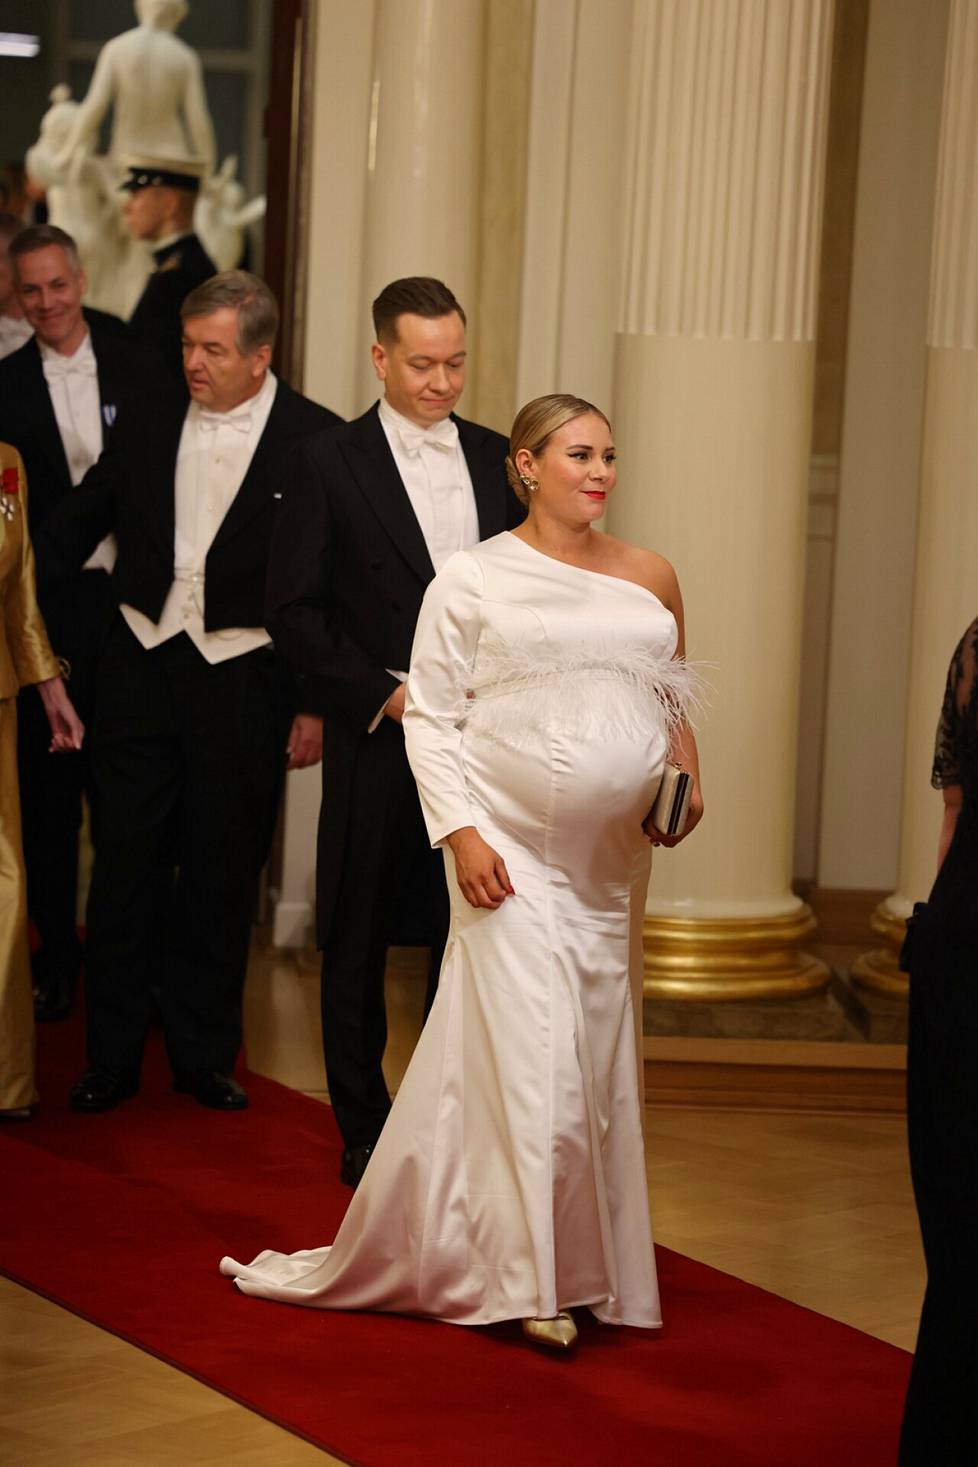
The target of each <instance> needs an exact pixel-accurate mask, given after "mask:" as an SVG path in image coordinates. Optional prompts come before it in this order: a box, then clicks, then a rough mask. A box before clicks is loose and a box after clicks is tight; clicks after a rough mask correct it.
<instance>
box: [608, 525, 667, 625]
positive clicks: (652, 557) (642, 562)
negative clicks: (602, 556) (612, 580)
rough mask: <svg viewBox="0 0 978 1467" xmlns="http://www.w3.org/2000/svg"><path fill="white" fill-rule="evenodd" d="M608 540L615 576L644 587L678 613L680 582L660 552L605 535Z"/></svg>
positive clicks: (609, 556) (609, 554) (609, 555)
mask: <svg viewBox="0 0 978 1467" xmlns="http://www.w3.org/2000/svg"><path fill="white" fill-rule="evenodd" d="M604 540H605V545H606V550H607V554H608V558H609V561H611V560H613V561H614V563H615V564H616V566H617V569H616V570H615V572H614V574H616V575H619V576H622V577H623V578H624V579H625V580H628V581H635V582H636V584H637V585H639V586H644V587H645V589H646V590H647V591H651V592H652V594H653V596H657V597H658V598H659V600H660V601H661V602H662V604H663V605H664V606H668V607H669V609H670V611H675V610H676V609H677V606H678V604H679V581H678V579H677V576H676V572H675V570H674V569H673V567H672V566H671V565H670V563H669V561H668V560H666V558H665V556H664V555H660V554H659V553H658V551H656V550H646V549H645V547H644V546H642V545H630V544H629V542H628V541H627V540H619V539H617V538H616V537H615V536H614V535H605V536H604Z"/></svg>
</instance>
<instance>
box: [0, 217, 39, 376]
mask: <svg viewBox="0 0 978 1467" xmlns="http://www.w3.org/2000/svg"><path fill="white" fill-rule="evenodd" d="M23 228H24V221H23V220H22V219H18V218H17V215H16V214H0V359H2V358H3V357H9V356H10V354H11V352H15V351H16V350H17V348H18V347H21V346H23V345H24V342H25V341H30V339H31V336H32V335H33V333H34V328H33V326H32V325H31V323H30V322H29V321H28V319H27V317H26V316H25V315H24V310H23V307H22V306H21V304H20V301H19V300H18V299H17V287H16V285H15V284H14V267H13V261H12V260H11V258H10V244H11V241H12V240H13V239H14V237H15V236H16V235H18V234H19V233H20V231H21V230H22V229H23Z"/></svg>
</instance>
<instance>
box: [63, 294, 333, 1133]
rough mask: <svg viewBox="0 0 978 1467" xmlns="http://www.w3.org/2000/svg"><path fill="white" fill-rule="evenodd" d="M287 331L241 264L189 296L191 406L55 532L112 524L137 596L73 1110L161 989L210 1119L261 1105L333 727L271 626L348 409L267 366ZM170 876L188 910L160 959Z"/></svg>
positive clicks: (126, 450)
mask: <svg viewBox="0 0 978 1467" xmlns="http://www.w3.org/2000/svg"><path fill="white" fill-rule="evenodd" d="M277 324H278V309H277V306H276V303H275V299H274V297H273V296H272V293H271V291H270V290H269V289H268V287H267V285H266V284H265V283H264V281H262V280H259V279H258V278H257V276H254V275H249V274H247V273H246V272H245V271H243V270H229V271H226V272H225V273H224V274H221V275H215V276H214V277H213V278H212V279H211V280H209V281H207V282H205V284H203V285H201V286H199V287H198V289H197V290H195V291H192V292H191V294H190V295H189V296H188V297H187V299H186V301H185V302H184V305H183V366H184V373H185V376H186V381H187V387H188V388H189V391H190V397H191V402H190V405H189V407H188V406H187V402H186V395H185V394H177V393H175V394H174V396H173V397H169V396H166V395H161V396H160V397H159V398H158V400H157V401H156V402H155V403H154V404H153V406H152V410H151V411H146V412H145V413H144V414H142V415H141V417H140V418H139V420H138V421H137V422H135V423H133V424H131V425H130V431H128V432H126V433H125V434H123V435H120V440H119V442H118V443H117V444H116V445H114V449H113V452H112V453H111V454H109V455H107V456H106V458H105V459H104V460H103V462H102V463H101V464H99V466H98V469H97V470H96V471H95V472H93V474H92V475H91V476H90V479H89V481H88V482H87V483H86V485H85V486H84V489H83V490H82V491H80V493H79V496H78V497H77V499H76V500H75V501H74V502H73V503H72V504H71V506H69V507H67V508H66V511H65V513H64V515H63V516H62V517H61V520H60V523H59V525H58V527H57V528H58V532H59V534H60V536H61V544H62V550H63V553H64V554H65V555H66V556H67V555H70V554H72V553H73V554H74V556H75V557H76V558H77V557H78V556H81V555H84V554H85V553H86V551H87V549H88V546H89V545H90V544H91V543H92V542H93V541H96V540H97V539H98V538H99V537H100V536H101V535H102V534H104V533H105V531H106V530H107V529H109V528H112V529H114V531H115V535H116V540H117V543H118V559H117V561H116V566H115V574H114V582H115V590H116V595H117V597H118V599H119V602H120V607H121V609H120V614H119V616H118V617H117V619H116V622H115V624H114V626H113V628H112V631H111V633H110V635H109V639H108V643H107V646H106V649H105V654H104V656H103V658H102V662H101V666H100V676H99V685H98V699H99V702H98V708H97V716H96V723H95V729H94V731H93V745H94V749H93V769H94V778H95V787H96V792H97V794H98V797H99V812H100V813H99V828H98V838H97V841H96V848H95V867H94V871H93V875H92V890H91V898H90V901H89V910H88V950H87V960H86V993H87V999H88V1059H89V1069H88V1070H87V1072H86V1073H85V1075H83V1076H82V1078H81V1079H80V1080H79V1081H78V1082H77V1084H76V1085H75V1086H74V1088H73V1090H72V1093H71V1105H72V1107H73V1109H75V1110H79V1111H101V1110H108V1109H110V1108H111V1107H112V1106H115V1105H118V1104H119V1102H120V1101H122V1100H124V1099H125V1098H126V1097H127V1096H129V1095H132V1094H134V1093H135V1091H136V1089H137V1088H138V1085H139V1072H140V1062H141V1058H142V1049H143V1042H144V1039H145V1036H146V1031H147V1029H148V1027H149V1024H150V1021H151V1018H152V1015H153V987H154V984H155V983H157V982H158V983H159V992H158V995H157V996H158V1001H159V1007H160V1012H161V1015H162V1020H163V1027H164V1031H165V1035H166V1043H167V1050H168V1053H169V1058H170V1063H171V1065H172V1067H173V1077H174V1084H175V1086H176V1088H177V1089H178V1090H180V1091H184V1092H186V1093H188V1094H190V1095H192V1096H193V1097H194V1098H195V1099H196V1100H197V1101H198V1102H199V1103H200V1104H201V1105H206V1106H210V1107H212V1108H214V1109H216V1110H240V1109H242V1108H243V1107H244V1106H245V1105H247V1096H246V1095H245V1092H244V1091H243V1090H242V1089H241V1087H240V1086H239V1085H238V1084H237V1083H236V1082H235V1081H234V1079H233V1078H232V1076H231V1071H232V1070H233V1068H234V1064H235V1060H236V1059H237V1056H238V1051H239V1049H240V1045H241V990H242V986H243V984H244V977H245V969H246V966H247V959H248V943H249V937H250V931H251V922H252V918H253V916H254V909H255V899H256V893H257V884H258V877H259V874H260V871H261V868H262V866H263V864H264V862H265V859H266V857H267V854H268V849H269V845H270V842H271V837H272V831H273V827H274V823H275V815H276V811H277V808H278V800H279V795H280V792H281V787H282V779H283V775H284V773H285V769H286V765H288V767H289V768H292V769H297V768H301V767H303V766H305V765H309V764H314V763H316V762H317V761H318V759H319V758H320V756H321V751H322V722H321V719H320V718H318V717H316V716H314V715H313V714H310V713H306V712H303V711H299V712H296V697H295V694H294V692H293V688H292V685H291V683H290V680H289V679H288V677H287V676H286V673H285V668H284V666H283V665H282V663H281V661H280V659H279V658H278V657H277V656H276V654H275V652H274V650H273V648H272V644H271V640H270V638H269V636H268V633H267V632H266V631H265V629H264V625H263V622H264V609H263V597H264V587H265V572H266V564H267V560H268V548H269V544H270V542H271V536H272V527H273V524H274V521H275V516H276V513H277V510H278V505H279V500H280V499H281V497H282V494H283V491H285V490H286V489H287V483H286V475H285V461H286V455H287V452H288V451H289V450H290V449H291V448H292V447H293V446H294V445H295V444H297V443H300V442H302V441H303V440H304V439H305V438H307V437H309V436H310V435H313V434H317V433H318V432H320V430H322V429H324V428H326V427H328V426H329V425H330V424H333V423H338V422H339V421H340V420H339V419H338V418H337V417H336V415H335V414H334V413H331V412H329V411H328V410H327V409H326V408H323V407H319V406H318V405H317V404H316V403H313V402H310V401H309V399H308V398H305V397H301V396H300V395H299V394H298V393H296V392H293V391H291V389H290V388H288V387H287V386H286V385H285V383H284V382H281V381H279V380H278V379H277V378H276V377H275V375H274V374H273V373H272V372H271V371H270V369H269V362H270V359H271V354H272V346H273V343H274V340H275V332H276V327H277ZM298 707H299V709H300V710H301V709H302V699H301V697H299V699H298ZM163 868H168V869H169V871H170V873H171V877H172V881H173V886H172V901H171V913H170V918H169V921H168V923H167V924H166V932H165V938H164V943H163V952H162V954H160V955H157V954H154V952H153V945H154V940H155V939H156V938H157V937H158V933H159V922H158V918H156V917H155V916H154V914H155V913H158V911H159V905H160V903H159V895H158V891H157V889H156V885H155V883H157V882H158V880H159V873H160V871H161V869H163Z"/></svg>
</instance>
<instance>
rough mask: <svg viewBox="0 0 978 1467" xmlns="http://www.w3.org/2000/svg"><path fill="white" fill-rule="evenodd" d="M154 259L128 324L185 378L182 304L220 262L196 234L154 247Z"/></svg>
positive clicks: (167, 363)
mask: <svg viewBox="0 0 978 1467" xmlns="http://www.w3.org/2000/svg"><path fill="white" fill-rule="evenodd" d="M153 259H154V260H155V262H156V266H155V269H154V270H153V273H152V275H151V276H150V277H149V279H148V280H147V282H146V289H145V290H144V291H143V293H142V295H141V296H140V297H139V300H138V302H137V303H136V309H135V310H134V311H133V313H132V315H131V316H130V318H129V324H130V326H131V327H132V329H133V331H134V332H135V333H136V335H137V336H138V337H139V339H140V340H141V341H142V342H144V343H145V344H146V345H147V346H152V347H155V348H156V350H157V351H158V352H159V353H160V354H161V355H162V357H163V364H164V366H165V367H166V369H167V371H168V372H172V373H173V375H174V376H175V377H176V378H178V379H179V381H181V382H182V381H183V358H182V355H181V351H180V335H181V333H180V307H181V306H182V305H183V302H184V300H185V299H186V298H187V296H188V295H189V294H190V292H191V291H192V290H195V289H196V288H197V286H198V285H203V283H204V281H205V280H209V279H210V277H211V276H212V275H214V274H216V273H217V266H216V265H215V264H214V261H213V260H212V259H211V257H210V255H209V254H208V253H207V251H206V250H205V249H204V246H203V245H202V244H201V242H200V240H199V239H198V238H197V236H196V234H185V235H183V236H182V237H181V238H180V239H175V240H173V241H171V243H169V244H166V245H163V246H162V248H161V249H158V250H154V251H153Z"/></svg>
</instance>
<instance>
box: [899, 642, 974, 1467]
mask: <svg viewBox="0 0 978 1467" xmlns="http://www.w3.org/2000/svg"><path fill="white" fill-rule="evenodd" d="M933 783H934V785H935V786H936V787H937V788H939V789H944V788H947V787H949V786H952V785H959V786H960V787H961V792H962V796H963V804H962V807H961V811H960V814H959V815H958V819H957V824H956V826H955V831H954V838H953V840H952V842H951V846H950V849H949V850H948V852H947V855H946V856H945V858H944V862H943V864H942V866H941V869H940V871H939V873H938V876H937V880H936V881H935V883H934V888H933V890H932V892H931V894H930V897H929V899H928V901H927V903H926V905H924V906H920V907H918V908H917V909H916V911H915V915H914V917H913V919H912V920H911V923H910V930H909V935H908V940H907V945H906V948H905V961H904V965H905V966H906V968H907V969H908V971H909V973H910V1044H909V1051H908V1056H907V1072H908V1073H907V1079H908V1087H907V1111H908V1115H907V1119H908V1127H909V1137H910V1164H911V1170H912V1173H913V1184H914V1194H915V1197H916V1200H917V1211H918V1213H919V1216H920V1229H921V1234H922V1236H923V1242H924V1253H925V1255H926V1259H927V1293H926V1295H925V1298H924V1307H923V1312H922V1314H921V1320H920V1333H919V1335H918V1339H917V1351H916V1355H915V1357H914V1364H913V1371H912V1374H911V1379H910V1387H909V1390H908V1393H907V1404H906V1412H905V1416H904V1423H903V1437H902V1441H901V1450H900V1467H957V1464H959V1463H960V1464H961V1467H965V1464H967V1467H974V1464H975V1463H976V1462H978V620H976V621H974V622H973V623H972V624H971V626H970V627H969V628H968V630H967V631H966V632H965V634H964V636H963V637H962V639H961V641H960V643H959V644H958V647H957V650H956V651H955V653H954V657H953V658H952V661H951V667H950V671H949V673H948V680H947V689H946V692H945V695H944V705H943V708H942V710H941V721H940V725H939V727H938V734H937V750H936V753H935V757H934V772H933Z"/></svg>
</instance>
